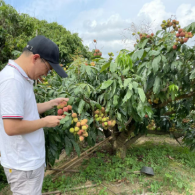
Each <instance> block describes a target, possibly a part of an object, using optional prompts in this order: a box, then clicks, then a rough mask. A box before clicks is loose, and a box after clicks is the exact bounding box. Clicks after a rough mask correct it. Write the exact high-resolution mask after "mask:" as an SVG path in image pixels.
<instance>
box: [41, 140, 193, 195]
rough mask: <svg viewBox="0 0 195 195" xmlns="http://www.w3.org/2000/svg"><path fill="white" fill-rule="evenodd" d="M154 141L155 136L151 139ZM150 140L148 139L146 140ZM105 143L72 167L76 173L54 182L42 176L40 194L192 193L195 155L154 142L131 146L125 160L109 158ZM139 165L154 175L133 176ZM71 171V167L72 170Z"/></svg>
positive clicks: (176, 147)
mask: <svg viewBox="0 0 195 195" xmlns="http://www.w3.org/2000/svg"><path fill="white" fill-rule="evenodd" d="M153 138H155V139H156V138H157V137H153ZM149 139H150V138H149ZM109 152H110V145H109V144H107V145H105V146H103V147H102V148H100V149H99V150H98V151H97V152H96V153H93V154H92V155H91V156H90V158H89V159H85V160H83V161H82V162H81V163H80V164H79V165H77V167H76V168H78V169H79V170H80V173H71V174H70V173H68V174H67V173H66V174H65V173H64V174H62V175H61V176H60V177H59V178H58V179H57V180H56V181H52V178H53V176H46V177H45V178H44V183H43V192H47V191H55V190H60V191H61V192H66V194H79V195H85V194H98V195H110V194H113V193H112V192H111V191H114V192H115V193H118V194H119V193H120V194H121V195H127V194H143V193H146V192H147V193H161V194H170V192H174V194H186V195H190V194H195V191H193V185H194V186H195V182H194V179H195V153H193V152H190V151H189V149H188V148H185V147H184V148H183V147H181V146H179V145H170V144H168V143H165V142H164V143H160V142H158V141H156V142H155V141H147V142H144V143H143V144H135V145H133V146H132V148H131V149H129V150H128V152H127V157H126V158H125V159H123V160H122V159H120V158H118V157H116V156H113V155H110V154H109ZM143 166H148V167H152V168H153V170H154V174H155V175H154V176H149V175H144V174H134V173H133V171H139V170H140V169H141V168H142V167H143ZM74 168H75V167H74ZM89 184H99V186H98V187H94V188H93V189H82V190H77V191H70V192H67V191H68V190H69V189H70V188H74V187H78V186H83V185H89Z"/></svg>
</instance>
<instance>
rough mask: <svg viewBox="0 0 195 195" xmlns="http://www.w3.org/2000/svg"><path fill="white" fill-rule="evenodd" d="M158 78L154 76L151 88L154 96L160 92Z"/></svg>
mask: <svg viewBox="0 0 195 195" xmlns="http://www.w3.org/2000/svg"><path fill="white" fill-rule="evenodd" d="M160 81H161V79H160V77H158V76H156V78H155V81H154V86H153V92H154V94H156V93H158V92H159V91H160Z"/></svg>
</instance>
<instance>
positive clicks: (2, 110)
mask: <svg viewBox="0 0 195 195" xmlns="http://www.w3.org/2000/svg"><path fill="white" fill-rule="evenodd" d="M33 82H34V81H33V80H31V79H30V78H29V77H28V76H27V74H26V73H25V72H24V71H23V69H22V68H21V67H20V66H19V65H17V64H16V63H15V62H14V61H13V60H9V63H8V64H7V65H6V66H5V68H4V69H3V70H2V71H1V72H0V148H1V164H2V166H3V167H6V168H10V169H17V170H24V171H28V170H35V169H37V168H39V167H41V166H42V165H43V164H44V163H45V137H44V132H43V129H42V128H41V129H38V130H37V131H34V132H32V133H27V134H23V135H15V136H8V135H7V134H6V133H5V130H4V126H3V119H5V118H12V119H22V120H28V121H33V120H37V119H40V117H39V113H38V109H37V103H36V99H35V94H34V91H33Z"/></svg>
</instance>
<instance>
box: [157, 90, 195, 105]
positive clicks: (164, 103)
mask: <svg viewBox="0 0 195 195" xmlns="http://www.w3.org/2000/svg"><path fill="white" fill-rule="evenodd" d="M194 94H195V92H191V93H188V94H183V95H180V96H178V97H176V98H175V100H174V101H176V100H180V99H184V98H190V97H192V96H193V95H194ZM172 101H173V100H172V99H171V98H169V99H168V100H167V101H165V102H163V103H162V104H159V105H156V106H154V107H153V108H162V107H165V106H166V105H167V104H168V103H170V102H172Z"/></svg>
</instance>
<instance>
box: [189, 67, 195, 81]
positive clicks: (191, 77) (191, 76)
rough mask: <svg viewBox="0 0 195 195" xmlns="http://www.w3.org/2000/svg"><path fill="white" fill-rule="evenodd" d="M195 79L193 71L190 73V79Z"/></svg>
mask: <svg viewBox="0 0 195 195" xmlns="http://www.w3.org/2000/svg"><path fill="white" fill-rule="evenodd" d="M194 78H195V69H194V70H192V71H191V75H190V79H194Z"/></svg>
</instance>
